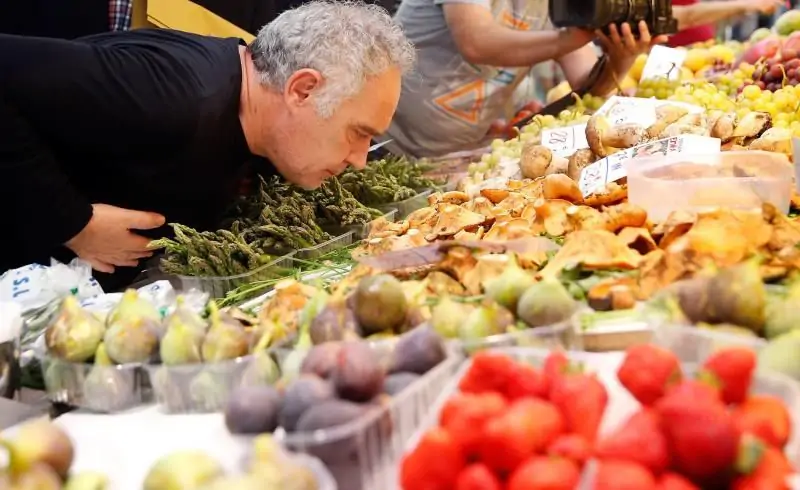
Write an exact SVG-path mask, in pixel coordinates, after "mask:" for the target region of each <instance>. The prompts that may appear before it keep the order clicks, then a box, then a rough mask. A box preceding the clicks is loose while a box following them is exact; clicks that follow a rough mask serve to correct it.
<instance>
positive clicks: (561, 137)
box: [548, 131, 569, 145]
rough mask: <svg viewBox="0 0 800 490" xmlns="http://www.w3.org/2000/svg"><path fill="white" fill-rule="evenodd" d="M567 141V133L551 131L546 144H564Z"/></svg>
mask: <svg viewBox="0 0 800 490" xmlns="http://www.w3.org/2000/svg"><path fill="white" fill-rule="evenodd" d="M567 141H569V132H567V131H553V132H551V133H550V137H549V139H548V144H551V145H555V144H564V143H566V142H567Z"/></svg>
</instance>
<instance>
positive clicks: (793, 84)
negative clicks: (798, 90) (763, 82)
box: [786, 78, 800, 87]
mask: <svg viewBox="0 0 800 490" xmlns="http://www.w3.org/2000/svg"><path fill="white" fill-rule="evenodd" d="M786 83H787V85H791V86H792V87H794V86H795V85H797V84H798V83H800V82H798V81H797V79H796V78H792V79H791V80H789V81H788V82H786Z"/></svg>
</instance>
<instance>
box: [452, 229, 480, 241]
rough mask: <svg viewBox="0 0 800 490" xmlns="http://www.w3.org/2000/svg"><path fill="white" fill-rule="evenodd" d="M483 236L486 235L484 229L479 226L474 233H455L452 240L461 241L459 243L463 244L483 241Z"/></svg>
mask: <svg viewBox="0 0 800 490" xmlns="http://www.w3.org/2000/svg"><path fill="white" fill-rule="evenodd" d="M485 234H486V228H484V227H483V226H479V227H478V229H477V230H475V231H466V230H461V231H459V232H458V233H456V234H455V235H453V239H454V240H461V241H464V242H468V241H478V240H481V239H483V236H484V235H485Z"/></svg>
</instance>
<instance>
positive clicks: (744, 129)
mask: <svg viewBox="0 0 800 490" xmlns="http://www.w3.org/2000/svg"><path fill="white" fill-rule="evenodd" d="M771 126H772V117H771V116H770V115H769V113H767V112H748V113H747V114H745V115H744V117H742V118H741V119H740V120H739V122H738V123H737V124H736V128H735V129H734V130H733V137H734V138H736V139H737V140H739V141H746V140H748V139H755V138H758V137H759V136H761V135H762V134H763V133H764V132H765V131H766V130H767V129H769V128H770V127H771Z"/></svg>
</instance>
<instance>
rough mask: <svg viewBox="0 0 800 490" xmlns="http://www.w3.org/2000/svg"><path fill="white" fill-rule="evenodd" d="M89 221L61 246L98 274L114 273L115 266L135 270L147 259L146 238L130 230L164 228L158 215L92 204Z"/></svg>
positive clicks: (149, 254)
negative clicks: (86, 263) (89, 265)
mask: <svg viewBox="0 0 800 490" xmlns="http://www.w3.org/2000/svg"><path fill="white" fill-rule="evenodd" d="M92 208H93V214H92V219H91V220H89V223H88V224H87V225H86V226H85V227H84V228H83V230H81V232H80V233H78V234H77V235H75V236H74V237H72V239H71V240H70V241H68V242H67V243H66V244H65V245H66V246H67V248H69V249H70V250H72V251H73V252H75V254H76V255H77V256H78V257H80V258H81V259H83V260H85V261H86V262H89V263H90V264H91V265H92V268H93V269H95V270H98V271H100V272H108V273H111V272H114V267H115V266H128V267H135V266H136V265H137V264H138V263H139V259H143V258H146V257H150V256H151V255H152V254H153V252H152V251H151V250H149V249H148V248H147V245H148V244H149V243H150V239H149V238H145V237H143V236H141V235H137V234H136V233H133V232H132V231H131V230H152V229H154V228H158V227H159V226H162V225H163V224H164V221H165V220H164V217H163V216H161V215H160V214H156V213H149V212H145V211H134V210H131V209H123V208H118V207H116V206H109V205H107V204H93V205H92Z"/></svg>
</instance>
